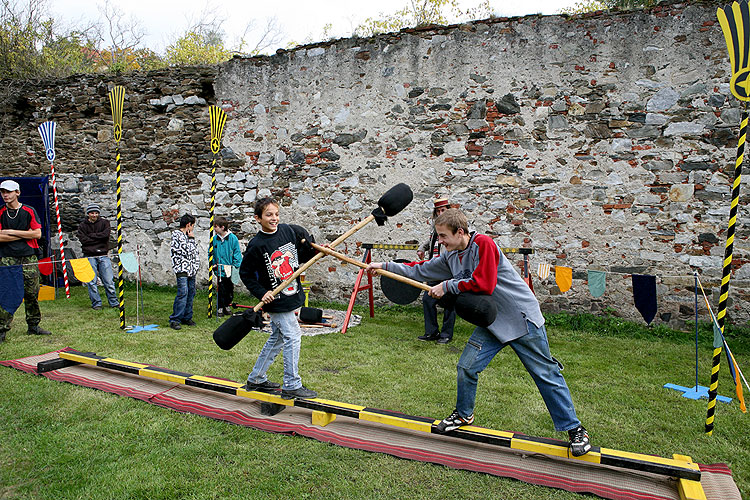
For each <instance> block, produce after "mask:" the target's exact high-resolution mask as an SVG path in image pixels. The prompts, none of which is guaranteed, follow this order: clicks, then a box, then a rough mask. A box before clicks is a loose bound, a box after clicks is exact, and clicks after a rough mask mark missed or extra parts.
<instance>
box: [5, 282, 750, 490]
mask: <svg viewBox="0 0 750 500" xmlns="http://www.w3.org/2000/svg"><path fill="white" fill-rule="evenodd" d="M61 295H62V296H63V297H64V294H61ZM173 298H174V291H173V290H172V289H169V288H159V287H148V288H146V290H145V306H146V307H145V317H143V318H141V324H148V323H159V324H160V325H161V327H160V329H159V330H158V331H143V332H139V333H128V332H123V331H121V330H120V329H119V320H118V311H117V310H116V309H107V308H105V309H104V310H102V311H94V310H92V309H91V307H90V302H89V299H88V294H87V293H86V290H85V288H83V287H76V288H74V289H73V290H72V297H71V299H69V300H66V299H64V298H58V300H56V301H51V302H42V303H41V307H42V315H43V320H42V326H43V327H45V328H47V329H49V330H51V331H52V332H53V335H52V336H50V337H38V336H27V335H25V332H26V324H25V321H24V313H23V307H21V309H19V311H18V312H17V314H16V318H15V320H14V323H13V328H12V329H11V331H10V334H9V337H8V340H7V341H6V342H4V343H2V344H0V358H1V359H13V358H18V357H23V356H29V355H35V354H41V353H44V352H48V351H52V350H56V349H59V348H62V347H65V346H70V347H73V348H75V349H79V350H83V351H93V352H96V353H97V354H102V355H107V356H111V357H114V358H118V359H121V360H126V361H135V362H142V363H151V364H155V365H159V366H163V367H166V368H171V369H174V370H179V371H184V372H189V373H195V374H200V375H212V376H217V377H224V378H228V379H232V380H236V381H244V380H245V378H246V377H247V374H248V372H249V371H250V369H251V368H252V364H253V363H254V361H255V358H256V356H257V354H258V353H259V351H260V348H261V346H262V345H263V342H264V341H265V339H266V337H265V336H264V335H262V334H258V333H251V334H250V335H248V336H247V337H246V338H245V339H244V340H243V341H242V342H241V343H240V344H238V345H237V346H236V347H235V348H234V349H232V350H231V351H222V350H220V349H219V348H218V347H216V345H215V344H214V343H213V340H212V338H211V334H212V332H213V330H214V329H215V328H216V326H217V325H218V323H217V320H216V319H215V318H214V319H210V320H209V319H207V318H206V317H205V316H206V315H205V310H206V304H207V298H206V294H205V292H199V293H198V295H197V296H196V300H195V312H196V317H195V320H196V321H197V323H198V324H197V326H194V327H183V329H182V330H180V331H175V330H171V329H169V328H168V327H167V326H165V325H167V323H168V321H167V319H168V315H169V312H170V311H171V305H172V300H173ZM126 301H127V321H126V323H127V324H133V323H134V322H135V293H134V289H129V290H128V291H127V294H126ZM243 302H244V303H254V301H250V300H249V299H246V298H245V300H244V301H243ZM315 305H318V306H325V307H331V306H332V304H323V303H318V304H315ZM335 306H336V308H339V309H343V308H344V306H342V305H335ZM356 312H357V313H358V314H362V315H363V316H364V318H363V321H362V324H361V325H360V326H357V327H355V328H352V329H350V330H349V331H348V332H347V334H346V335H341V334H338V333H336V334H329V335H319V336H316V337H304V338H303V340H302V353H301V356H300V373H301V375H302V378H303V382H304V384H305V385H306V386H308V387H310V388H312V389H315V390H317V391H318V392H319V393H320V395H321V397H324V398H328V399H333V400H337V401H343V402H347V403H352V404H359V405H366V406H371V407H376V408H382V409H390V410H398V411H402V412H404V413H408V414H412V415H420V416H426V417H432V418H442V417H444V416H446V415H447V414H448V413H450V411H451V410H452V409H453V406H454V403H455V391H456V380H455V365H456V362H457V361H458V357H459V355H460V353H461V349H462V348H463V345H464V343H465V341H466V339H467V338H468V337H469V335H470V334H471V330H472V327H471V325H470V324H468V323H466V322H464V321H462V320H460V319H459V320H458V321H457V323H456V332H455V336H454V342H453V343H451V344H448V345H445V346H439V345H436V344H434V343H424V342H419V341H417V340H416V337H417V336H418V335H420V334H421V333H423V330H422V329H423V321H422V312H421V307H420V308H417V307H397V306H394V307H389V308H380V309H377V310H376V313H375V318H374V319H371V318H369V316H367V314H366V312H365V310H364V308H361V307H360V308H358V310H357V311H356ZM548 333H549V338H550V344H551V348H552V352H553V354H554V355H555V357H557V358H558V359H560V360H561V361H562V362H563V363H564V364H565V371H564V374H565V378H566V380H567V382H568V385H569V386H570V388H571V392H572V394H573V399H574V401H575V402H576V408H577V411H578V415H579V418H580V419H581V420H582V421H583V423H584V425H586V427H587V428H588V429H589V431H590V434H591V438H592V442H593V444H595V445H599V446H604V447H607V448H614V449H620V450H627V451H632V452H639V453H649V454H657V455H661V456H665V457H671V456H672V454H673V453H680V454H683V455H689V456H691V457H693V459H694V460H695V461H698V462H702V463H713V462H726V463H727V464H728V465H729V466H730V468H731V469H732V471H733V473H734V480H735V481H736V483H737V484H738V486H739V488H740V491H741V492H742V494H743V497H750V467H749V466H750V437H748V429H750V420H748V418H750V417H749V416H747V415H743V414H742V413H741V412H740V410H739V405H738V404H737V402H736V401H735V402H733V403H732V404H730V405H726V404H722V403H718V406H717V412H716V422H715V423H716V428H715V430H714V433H713V435H712V436H710V437H709V436H706V435H705V434H704V433H703V427H704V422H705V415H706V401H705V400H704V401H690V400H688V399H685V398H682V397H681V396H680V394H679V393H677V392H675V391H670V390H667V389H663V388H662V385H664V384H665V383H667V382H672V383H676V384H679V385H684V386H692V385H693V384H694V382H695V379H694V376H695V375H694V356H695V354H694V347H693V335H694V334H693V333H680V332H674V331H671V330H667V329H664V328H661V327H658V328H654V329H648V328H644V327H643V326H641V325H635V324H632V323H627V322H624V321H620V320H617V319H614V318H594V317H592V316H588V315H579V316H565V315H555V316H552V317H548ZM728 335H729V342H730V347H732V348H733V351H734V353H735V355H736V356H737V358H738V361H739V363H740V365H741V367H743V368H745V371H747V372H750V368H748V363H747V361H748V359H750V330H748V329H747V328H745V329H739V330H735V331H732V332H728ZM710 342H711V333H710V330H709V329H708V327H707V326H705V325H704V326H702V328H701V342H700V343H701V348H700V351H699V358H700V359H699V361H700V365H699V382H700V383H701V384H702V385H708V379H709V373H710V363H711V352H712V349H711V345H710ZM281 372H282V364H281V359H280V358H279V359H278V360H277V362H276V363H275V364H274V366H272V368H271V370H270V373H269V376H270V378H271V380H275V381H279V382H280V381H281ZM719 392H720V394H723V395H727V396H734V391H733V388H732V383H731V378H730V377H729V375H728V370H727V365H726V359H725V358H722V367H721V377H720V383H719ZM749 399H750V398H749ZM0 402H1V403H0V421H2V424H1V425H0V499H6V498H7V499H10V498H13V499H15V498H28V499H47V498H48V499H61V498H62V499H66V498H87V499H89V498H92V499H100V498H101V499H110V498H118V499H127V498H134V499H146V498H147V499H160V498H163V499H175V498H186V499H192V498H195V499H204V498H216V499H225V498H237V499H239V498H243V499H244V498H253V499H275V498H295V499H296V498H316V499H317V498H341V499H344V498H346V499H350V498H362V499H370V498H383V499H389V500H390V499H394V498H396V499H400V498H404V499H406V498H408V499H422V498H423V499H437V498H488V497H493V498H516V499H548V498H549V499H580V498H584V497H582V496H580V495H574V494H572V493H567V492H564V491H560V490H554V489H550V488H544V487H537V486H531V485H527V484H524V483H521V482H518V481H514V480H509V479H503V478H497V477H492V476H487V475H484V474H478V473H472V472H466V471H458V470H453V469H449V468H446V467H442V466H438V465H431V464H426V463H419V462H412V461H407V460H402V459H398V458H394V457H390V456H387V455H381V454H375V453H368V452H363V451H358V450H350V449H346V448H340V447H337V446H334V445H329V444H324V443H319V442H317V441H314V440H311V439H306V438H301V437H290V436H284V435H276V434H269V433H265V432H261V431H256V430H253V429H248V428H244V427H240V426H236V425H232V424H228V423H224V422H219V421H215V420H211V419H208V418H204V417H199V416H195V415H185V414H180V413H177V412H174V411H172V410H168V409H164V408H160V407H157V406H152V405H148V404H145V403H143V402H141V401H138V400H134V399H129V398H125V397H121V396H116V395H112V394H107V393H104V392H100V391H96V390H92V389H86V388H83V387H77V386H73V385H70V384H65V383H60V382H54V381H51V380H48V379H46V378H44V377H39V376H34V375H29V374H25V373H22V372H19V371H16V370H14V369H11V368H5V367H0ZM476 419H477V420H476V425H479V426H482V427H489V428H493V429H499V430H508V431H516V432H523V433H526V434H530V435H535V436H547V437H554V438H558V439H565V438H566V436H565V435H563V434H562V433H556V432H555V431H554V429H553V427H552V421H551V419H550V417H549V415H548V413H547V411H546V408H545V407H544V403H543V402H542V399H541V397H540V396H539V393H538V392H537V390H536V388H535V386H534V385H533V382H532V381H531V379H530V377H529V376H528V374H527V373H526V372H525V370H524V369H523V367H522V366H521V364H520V362H519V361H518V359H517V358H516V356H515V355H514V353H513V352H512V350H511V349H506V350H504V351H502V352H501V353H500V354H499V355H498V356H497V357H496V358H495V359H494V360H493V361H492V363H491V364H490V366H489V367H488V368H487V369H486V370H485V372H484V373H483V374H482V375H481V377H480V383H479V391H478V394H477V404H476Z"/></svg>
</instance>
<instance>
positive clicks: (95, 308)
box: [91, 306, 102, 311]
mask: <svg viewBox="0 0 750 500" xmlns="http://www.w3.org/2000/svg"><path fill="white" fill-rule="evenodd" d="M91 309H93V310H94V311H101V310H102V306H91Z"/></svg>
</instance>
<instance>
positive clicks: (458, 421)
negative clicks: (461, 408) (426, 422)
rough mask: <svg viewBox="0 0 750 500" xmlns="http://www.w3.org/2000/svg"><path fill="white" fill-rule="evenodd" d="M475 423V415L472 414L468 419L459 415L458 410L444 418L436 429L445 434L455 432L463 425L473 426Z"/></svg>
mask: <svg viewBox="0 0 750 500" xmlns="http://www.w3.org/2000/svg"><path fill="white" fill-rule="evenodd" d="M473 422H474V414H473V413H472V414H471V415H469V416H468V417H467V418H464V417H462V416H461V415H459V414H458V410H453V413H451V414H450V415H449V416H448V417H446V418H444V419H443V420H442V421H441V422H440V423H439V424H438V425H437V428H436V429H435V430H436V431H438V432H439V433H441V434H443V433H446V432H450V431H454V430H456V429H458V428H459V427H461V426H463V425H471V424H472V423H473Z"/></svg>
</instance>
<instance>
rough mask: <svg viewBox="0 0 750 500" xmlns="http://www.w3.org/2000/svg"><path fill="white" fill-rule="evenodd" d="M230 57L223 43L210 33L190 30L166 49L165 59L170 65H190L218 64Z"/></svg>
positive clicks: (230, 54)
mask: <svg viewBox="0 0 750 500" xmlns="http://www.w3.org/2000/svg"><path fill="white" fill-rule="evenodd" d="M231 57H232V53H231V52H230V51H228V50H226V49H225V48H224V43H223V42H222V41H221V39H219V40H218V41H217V40H216V39H213V38H212V37H211V36H210V34H205V33H200V32H196V31H190V32H188V33H185V34H184V35H183V36H182V37H180V38H179V39H177V40H176V41H175V42H173V43H172V44H171V45H169V46H168V47H167V49H166V54H165V60H166V62H167V64H169V65H171V66H191V65H196V64H218V63H220V62H223V61H226V60H227V59H230V58H231Z"/></svg>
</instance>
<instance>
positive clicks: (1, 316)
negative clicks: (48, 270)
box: [0, 180, 50, 342]
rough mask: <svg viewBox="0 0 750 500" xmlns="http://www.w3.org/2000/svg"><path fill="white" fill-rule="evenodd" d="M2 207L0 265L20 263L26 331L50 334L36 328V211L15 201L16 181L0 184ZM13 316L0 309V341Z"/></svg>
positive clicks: (38, 225) (39, 317)
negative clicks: (3, 203) (21, 267)
mask: <svg viewBox="0 0 750 500" xmlns="http://www.w3.org/2000/svg"><path fill="white" fill-rule="evenodd" d="M0 193H2V196H3V201H4V202H5V206H3V207H1V208H0V266H16V265H20V266H23V302H24V305H25V308H26V324H27V325H28V331H27V333H28V334H29V335H50V332H48V331H47V330H45V329H43V328H40V327H39V323H40V322H41V321H42V312H41V311H40V309H39V300H38V298H39V267H38V264H37V262H38V257H37V256H38V255H40V253H41V250H40V248H39V238H41V237H42V225H41V223H40V222H39V216H38V215H37V214H36V210H34V209H33V208H32V207H30V206H28V205H24V204H22V203H21V202H20V201H18V197H19V196H20V195H21V187H20V186H19V185H18V183H17V182H16V181H13V180H5V181H3V182H2V183H0ZM12 321H13V315H12V314H10V313H8V312H7V311H5V310H3V309H2V308H0V342H2V341H4V340H5V335H6V333H7V332H8V331H9V330H10V324H11V322H12Z"/></svg>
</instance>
